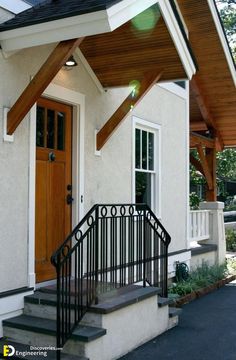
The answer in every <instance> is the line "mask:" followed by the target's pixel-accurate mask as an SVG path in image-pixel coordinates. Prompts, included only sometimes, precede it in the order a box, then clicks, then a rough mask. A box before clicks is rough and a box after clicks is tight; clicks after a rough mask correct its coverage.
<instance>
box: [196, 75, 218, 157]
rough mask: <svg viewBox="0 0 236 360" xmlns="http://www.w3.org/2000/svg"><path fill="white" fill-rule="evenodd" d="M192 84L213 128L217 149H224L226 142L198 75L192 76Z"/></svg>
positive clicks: (207, 121)
mask: <svg viewBox="0 0 236 360" xmlns="http://www.w3.org/2000/svg"><path fill="white" fill-rule="evenodd" d="M190 86H191V90H192V92H193V94H194V97H195V99H196V102H197V104H198V106H199V109H200V112H201V114H202V117H203V119H204V121H205V123H206V125H207V127H208V129H209V130H211V131H212V130H213V132H214V136H215V138H216V147H217V150H219V151H222V150H223V149H224V143H223V140H222V137H221V134H220V132H219V130H218V129H217V126H216V123H215V121H214V119H213V117H212V114H211V112H210V109H209V106H208V102H207V99H206V97H205V96H204V93H203V90H202V89H201V85H200V83H199V80H198V78H197V75H195V76H194V77H193V78H192V80H191V82H190Z"/></svg>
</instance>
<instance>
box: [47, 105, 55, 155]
mask: <svg viewBox="0 0 236 360" xmlns="http://www.w3.org/2000/svg"><path fill="white" fill-rule="evenodd" d="M54 117H55V111H54V110H50V109H48V111H47V120H48V122H47V148H49V149H54V132H55V130H54Z"/></svg>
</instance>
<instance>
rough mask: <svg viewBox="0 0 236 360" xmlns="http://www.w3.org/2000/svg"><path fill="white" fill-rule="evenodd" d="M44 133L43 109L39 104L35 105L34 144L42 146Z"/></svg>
mask: <svg viewBox="0 0 236 360" xmlns="http://www.w3.org/2000/svg"><path fill="white" fill-rule="evenodd" d="M44 135H45V109H44V108H43V107H41V106H38V107H37V124H36V146H39V147H44V146H45V144H44Z"/></svg>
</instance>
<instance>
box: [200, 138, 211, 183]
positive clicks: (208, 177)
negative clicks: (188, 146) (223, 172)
mask: <svg viewBox="0 0 236 360" xmlns="http://www.w3.org/2000/svg"><path fill="white" fill-rule="evenodd" d="M197 151H198V155H199V158H200V161H201V165H202V169H203V171H204V176H205V178H206V182H207V186H208V189H209V190H212V189H213V179H212V174H211V170H210V168H209V164H208V162H207V159H206V156H205V154H204V151H203V148H202V146H201V145H197Z"/></svg>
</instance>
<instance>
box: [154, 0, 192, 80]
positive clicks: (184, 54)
mask: <svg viewBox="0 0 236 360" xmlns="http://www.w3.org/2000/svg"><path fill="white" fill-rule="evenodd" d="M158 2H159V6H160V10H161V13H162V16H163V18H164V20H165V23H166V26H167V27H168V30H169V33H170V35H171V37H172V39H173V42H174V44H175V47H176V50H177V51H178V54H179V57H180V59H181V62H182V64H183V67H184V69H185V72H186V75H187V77H188V79H189V80H190V79H191V78H192V76H193V75H194V74H195V73H196V70H197V69H196V67H195V64H194V62H193V59H192V56H191V54H190V52H189V49H188V47H187V44H186V42H185V39H184V37H183V34H182V32H181V29H180V27H179V24H178V21H177V19H176V17H175V14H174V12H173V10H172V7H171V5H170V3H169V1H166V0H159V1H158Z"/></svg>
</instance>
